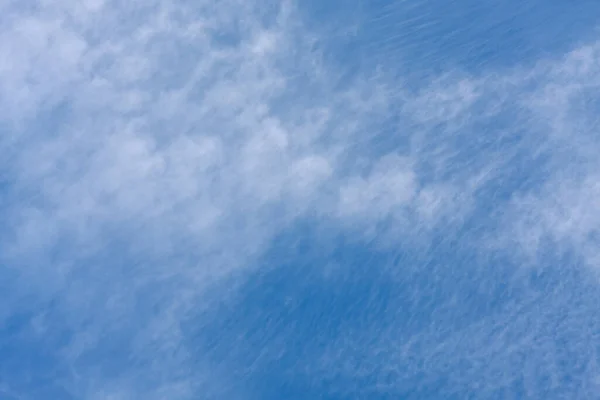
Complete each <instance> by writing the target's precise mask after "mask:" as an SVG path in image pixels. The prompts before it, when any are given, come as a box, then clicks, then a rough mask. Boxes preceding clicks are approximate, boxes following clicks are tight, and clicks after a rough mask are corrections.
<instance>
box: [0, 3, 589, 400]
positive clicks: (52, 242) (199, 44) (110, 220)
mask: <svg viewBox="0 0 600 400" xmlns="http://www.w3.org/2000/svg"><path fill="white" fill-rule="evenodd" d="M0 7H1V11H2V14H3V15H5V17H3V20H2V23H1V24H0V53H2V54H5V55H7V56H6V57H4V58H3V60H2V61H1V62H0V109H1V110H2V112H0V131H1V132H2V136H1V138H0V150H1V151H2V153H3V154H4V155H5V157H2V160H1V161H0V168H1V172H2V174H1V179H2V181H0V190H1V196H0V207H1V208H0V210H1V211H0V212H1V215H2V218H3V220H4V221H6V222H5V226H4V227H3V228H2V230H1V231H0V237H1V238H2V243H3V245H2V248H1V250H2V256H1V259H2V267H0V275H1V276H4V277H6V279H5V281H6V282H10V283H9V284H10V285H12V288H11V289H10V290H9V289H7V291H6V293H7V295H6V296H7V297H6V298H7V299H8V301H7V302H6V304H5V305H4V306H3V308H2V309H0V321H9V322H10V321H13V320H14V319H15V316H17V317H19V318H24V319H25V320H26V322H24V323H23V327H21V328H19V329H21V330H22V331H23V332H26V334H27V335H31V338H32V339H31V340H32V341H33V342H35V343H36V345H37V346H39V347H40V348H41V349H51V350H48V351H49V352H50V353H51V354H49V355H48V357H49V358H50V359H52V360H53V361H52V362H53V363H54V365H59V366H60V368H58V367H57V370H56V371H52V372H50V373H49V377H48V378H47V379H48V381H50V382H52V383H51V385H53V387H60V388H61V389H60V390H62V391H63V392H61V393H62V394H60V395H57V396H63V397H64V398H69V396H71V397H72V398H92V399H93V398H107V397H110V396H113V397H112V398H132V397H144V398H148V399H152V398H165V397H169V398H181V399H186V398H194V396H195V395H196V394H197V393H198V392H199V391H202V392H203V393H207V394H206V397H207V398H212V397H211V396H213V397H215V398H217V397H218V398H223V397H219V396H226V397H231V398H243V394H242V393H238V392H235V391H233V392H229V391H227V390H229V389H227V390H226V389H224V388H227V387H229V385H231V383H230V382H228V381H227V380H228V377H227V373H226V371H225V370H224V371H221V369H219V368H213V367H214V366H212V365H207V366H205V367H204V366H198V365H196V364H194V365H193V366H192V365H190V362H189V360H188V358H187V356H186V344H185V343H186V338H184V337H183V333H182V332H181V327H180V325H181V324H182V323H184V322H185V321H186V318H188V317H189V314H190V313H191V312H192V311H191V310H194V313H195V314H198V313H200V314H201V310H202V309H204V308H206V309H208V308H210V307H211V305H212V304H213V303H214V302H219V301H221V299H222V298H226V297H227V296H228V295H229V294H230V293H232V292H234V288H235V285H236V282H238V281H237V279H241V280H243V276H244V274H247V273H251V272H252V271H254V270H256V269H257V268H259V266H258V265H257V263H256V261H257V259H258V257H259V256H260V255H261V254H262V252H263V251H265V250H266V249H267V248H268V247H269V244H270V242H271V240H272V239H273V238H274V237H275V236H276V235H277V234H278V233H280V232H281V231H283V230H285V229H288V228H290V227H291V226H292V225H293V224H294V223H295V222H297V221H299V220H302V219H309V218H314V219H317V220H318V221H320V222H319V223H321V224H328V225H330V226H333V227H334V229H338V230H339V231H340V232H346V233H350V234H352V235H357V236H358V237H360V238H363V239H364V238H366V239H368V240H369V241H375V242H377V243H379V244H383V245H384V246H386V248H390V246H395V245H398V243H402V241H403V240H406V241H412V240H415V239H418V241H419V242H421V243H426V242H427V240H428V238H430V237H431V236H433V235H434V234H439V232H440V230H441V229H442V228H443V229H449V232H454V231H455V230H458V229H460V228H461V227H462V226H463V225H464V224H465V223H466V222H465V221H468V220H469V219H474V218H479V219H480V220H481V225H483V226H484V228H483V229H482V230H483V231H484V234H483V235H482V239H481V240H479V241H473V242H469V243H468V244H467V243H464V246H472V247H473V248H475V249H477V251H478V252H487V251H489V252H494V251H498V250H499V251H500V252H507V251H508V252H512V251H513V249H514V248H515V247H519V248H521V249H522V250H523V254H527V255H529V256H531V255H535V256H536V257H537V254H538V253H539V252H540V251H541V250H540V243H541V242H542V241H543V240H545V239H550V240H553V241H555V242H557V243H559V244H560V245H561V246H565V248H569V249H570V250H572V251H575V252H576V253H578V254H580V256H581V257H584V258H585V260H586V262H587V263H588V264H590V265H595V263H597V260H598V254H597V251H595V248H596V247H597V237H596V236H597V235H596V230H597V226H598V222H599V221H598V217H597V213H596V212H595V211H594V209H595V204H596V202H597V200H598V187H597V185H596V184H594V182H595V181H596V178H597V176H598V170H599V168H598V164H597V161H595V158H594V155H595V154H597V150H598V147H599V144H600V142H599V141H598V140H597V139H596V135H595V131H596V127H597V124H596V117H595V110H596V108H595V92H596V89H597V87H598V84H599V81H598V79H599V77H600V66H599V65H598V62H597V60H598V49H599V47H598V45H597V44H591V45H589V46H584V47H581V48H579V49H577V50H575V51H573V52H572V53H570V54H568V55H567V56H566V57H564V58H563V59H557V58H555V59H550V60H546V61H543V62H540V63H539V64H537V65H534V66H526V67H522V68H513V69H504V70H501V71H494V70H486V71H483V72H482V73H481V74H480V75H479V76H472V75H469V74H466V73H460V72H457V71H451V72H448V73H447V74H442V75H440V76H437V77H435V78H434V79H432V80H431V82H428V83H427V84H424V85H420V86H419V87H417V88H415V87H414V86H415V85H412V86H411V85H408V84H406V83H405V82H402V81H401V79H398V78H396V77H394V75H393V74H391V73H389V72H388V71H389V69H390V66H382V67H381V69H377V68H373V69H372V70H369V69H367V68H365V69H364V70H361V71H360V73H358V74H355V75H354V76H352V77H350V78H348V77H347V76H345V75H344V74H342V73H340V72H339V71H338V70H337V69H336V68H337V66H335V67H334V65H333V64H331V65H330V64H328V59H327V57H326V55H324V54H323V49H324V48H325V45H324V42H326V39H325V38H321V37H318V36H317V35H316V34H314V33H311V32H310V31H309V30H308V29H307V28H306V26H305V25H303V20H302V18H301V16H300V13H298V9H297V7H296V5H295V4H293V3H292V2H269V3H268V4H263V3H257V2H244V1H235V0H227V1H221V2H212V1H204V0H203V1H195V2H191V1H190V2H188V1H178V2H175V3H173V2H167V1H160V0H154V1H150V2H148V1H146V2H130V3H128V4H127V5H125V4H121V3H118V2H112V1H85V2H81V1H77V2H75V1H60V2H49V1H37V2H35V3H32V4H31V5H28V6H25V5H23V4H21V3H17V2H4V3H3V4H2V6H0ZM382 125H386V126H385V127H383V126H382ZM388 125H389V126H388ZM386 135H388V136H389V137H387V138H386V139H384V141H387V142H386V143H399V142H400V143H402V145H398V146H390V147H387V148H385V147H386V145H383V147H384V149H383V150H382V148H381V147H379V146H378V145H377V142H378V141H379V140H381V138H382V137H385V136H386ZM524 170H528V171H530V173H528V174H526V177H525V178H523V176H524V175H523V171H524ZM517 176H520V177H521V178H520V179H521V181H520V184H519V185H518V187H516V188H515V187H514V185H512V184H508V183H507V182H508V181H511V182H512V181H514V179H515V177H517ZM482 215H485V217H484V218H483V219H481V216H482ZM436 229H437V231H436ZM534 258H535V257H534ZM240 277H241V278H240ZM199 310H200V311H199ZM17 319H18V318H17ZM199 323H200V324H201V322H199ZM7 324H8V322H7ZM17 325H18V324H17ZM432 351H433V350H432ZM111 352H112V353H111ZM115 353H118V354H120V355H119V356H116V355H114V354H115ZM65 371H67V372H65ZM13 374H14V375H10V376H9V378H7V379H8V380H7V381H6V382H3V381H1V380H0V384H2V386H0V388H3V387H6V389H2V390H5V391H6V393H9V392H11V393H13V392H14V393H17V392H20V391H23V392H26V391H27V389H26V377H25V375H26V372H23V374H20V373H19V372H18V371H14V372H13ZM59 377H60V379H59ZM59 380H60V381H61V382H60V383H58V381H59ZM56 390H58V389H56ZM222 390H224V391H222ZM232 390H233V389H232ZM211 391H214V394H212V393H213V392H211ZM31 396H34V397H35V394H32V395H31Z"/></svg>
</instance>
